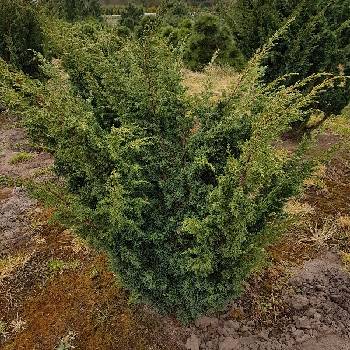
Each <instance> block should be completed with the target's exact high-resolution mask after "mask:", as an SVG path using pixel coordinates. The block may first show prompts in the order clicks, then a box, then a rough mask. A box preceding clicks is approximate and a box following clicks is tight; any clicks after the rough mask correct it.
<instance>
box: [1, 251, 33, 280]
mask: <svg viewBox="0 0 350 350" xmlns="http://www.w3.org/2000/svg"><path fill="white" fill-rule="evenodd" d="M31 256H32V254H18V255H16V256H9V257H7V258H5V259H1V260H0V281H2V280H3V279H4V278H6V277H8V276H11V274H12V273H13V272H14V271H16V270H17V269H19V268H21V267H23V266H24V265H26V263H27V262H28V261H29V260H30V258H31Z"/></svg>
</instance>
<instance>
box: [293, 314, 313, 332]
mask: <svg viewBox="0 0 350 350" xmlns="http://www.w3.org/2000/svg"><path fill="white" fill-rule="evenodd" d="M295 324H296V326H297V327H298V328H303V329H309V328H311V325H310V320H309V319H308V318H307V317H306V316H303V317H300V318H298V320H297V321H296V323H295Z"/></svg>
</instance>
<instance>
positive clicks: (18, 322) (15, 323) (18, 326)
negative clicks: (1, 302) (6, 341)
mask: <svg viewBox="0 0 350 350" xmlns="http://www.w3.org/2000/svg"><path fill="white" fill-rule="evenodd" d="M26 323H27V322H26V321H24V320H22V318H21V317H19V316H18V314H17V316H16V319H14V320H12V321H11V324H10V327H11V329H12V332H14V333H18V332H20V331H22V330H23V329H24V328H25V325H26Z"/></svg>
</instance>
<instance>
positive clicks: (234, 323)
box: [225, 320, 241, 331]
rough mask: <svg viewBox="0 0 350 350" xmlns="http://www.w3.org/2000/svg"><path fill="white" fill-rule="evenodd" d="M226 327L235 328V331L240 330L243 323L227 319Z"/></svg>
mask: <svg viewBox="0 0 350 350" xmlns="http://www.w3.org/2000/svg"><path fill="white" fill-rule="evenodd" d="M225 327H226V328H232V329H234V330H235V331H238V330H239V329H240V328H241V324H240V323H239V322H237V321H232V320H230V321H226V322H225Z"/></svg>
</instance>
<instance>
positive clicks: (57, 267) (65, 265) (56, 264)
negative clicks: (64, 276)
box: [47, 259, 80, 273]
mask: <svg viewBox="0 0 350 350" xmlns="http://www.w3.org/2000/svg"><path fill="white" fill-rule="evenodd" d="M79 265H80V262H79V261H77V260H74V261H68V262H66V261H63V260H59V259H52V260H50V261H49V262H48V263H47V267H48V268H49V270H50V271H51V272H59V273H61V272H63V271H64V270H69V269H76V268H77V267H78V266H79Z"/></svg>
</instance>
